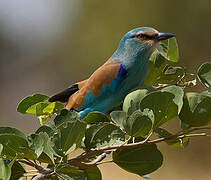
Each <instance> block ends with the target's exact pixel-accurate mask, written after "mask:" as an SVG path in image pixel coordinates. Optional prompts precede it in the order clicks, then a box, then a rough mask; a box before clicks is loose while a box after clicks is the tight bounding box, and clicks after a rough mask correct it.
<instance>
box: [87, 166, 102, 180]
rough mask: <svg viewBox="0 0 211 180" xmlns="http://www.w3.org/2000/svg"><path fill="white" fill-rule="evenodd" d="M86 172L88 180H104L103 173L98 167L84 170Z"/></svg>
mask: <svg viewBox="0 0 211 180" xmlns="http://www.w3.org/2000/svg"><path fill="white" fill-rule="evenodd" d="M84 171H85V173H86V175H87V180H102V175H101V172H100V170H99V168H98V167H97V166H96V167H92V168H87V169H84Z"/></svg>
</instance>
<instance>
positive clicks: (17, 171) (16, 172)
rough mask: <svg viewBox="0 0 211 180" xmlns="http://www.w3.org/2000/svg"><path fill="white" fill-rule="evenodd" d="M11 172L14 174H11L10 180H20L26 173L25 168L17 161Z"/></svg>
mask: <svg viewBox="0 0 211 180" xmlns="http://www.w3.org/2000/svg"><path fill="white" fill-rule="evenodd" d="M11 171H12V173H11V177H10V180H18V179H20V178H21V177H22V176H23V174H24V173H25V172H26V171H25V169H24V168H23V166H22V165H21V164H20V163H19V162H17V161H15V163H14V164H13V166H12V168H11Z"/></svg>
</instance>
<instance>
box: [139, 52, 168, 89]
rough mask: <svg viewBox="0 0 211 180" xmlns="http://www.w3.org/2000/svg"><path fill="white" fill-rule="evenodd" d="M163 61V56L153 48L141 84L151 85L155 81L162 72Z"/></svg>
mask: <svg viewBox="0 0 211 180" xmlns="http://www.w3.org/2000/svg"><path fill="white" fill-rule="evenodd" d="M165 62H166V60H165V58H164V57H163V56H162V55H161V54H160V53H159V52H158V50H155V51H154V53H153V54H152V56H151V58H150V61H149V65H148V70H147V76H146V78H145V80H144V82H143V84H142V86H153V85H155V84H156V83H157V81H158V79H159V78H160V76H161V74H162V71H163V68H164V67H165Z"/></svg>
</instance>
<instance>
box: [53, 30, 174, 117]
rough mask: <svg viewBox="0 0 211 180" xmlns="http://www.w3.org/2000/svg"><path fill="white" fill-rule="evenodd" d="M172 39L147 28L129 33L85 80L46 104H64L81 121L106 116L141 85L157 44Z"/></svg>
mask: <svg viewBox="0 0 211 180" xmlns="http://www.w3.org/2000/svg"><path fill="white" fill-rule="evenodd" d="M174 36H175V35H174V34H172V33H161V32H158V31H157V30H155V29H153V28H150V27H140V28H136V29H133V30H131V31H129V32H128V33H126V34H125V35H124V36H123V38H122V39H121V41H120V44H119V47H118V48H117V50H116V51H115V52H114V54H113V55H112V56H111V57H110V58H109V59H108V60H107V61H106V62H105V63H104V64H103V65H102V66H101V67H99V68H98V69H97V70H96V71H95V72H94V73H93V74H92V75H91V76H90V77H89V78H88V79H86V80H83V81H81V82H78V83H75V84H73V85H71V86H70V87H69V88H67V89H65V90H64V91H62V92H60V93H58V94H56V95H54V96H52V97H51V98H50V99H49V102H54V101H60V102H66V109H68V110H72V109H74V110H76V111H77V112H78V113H79V115H80V118H83V117H85V116H86V115H87V114H88V113H89V112H93V111H99V112H102V113H107V112H108V111H110V110H112V109H113V108H114V107H116V106H118V105H119V104H120V103H121V102H122V101H123V100H124V98H125V96H126V95H127V94H128V93H129V92H130V91H131V90H133V89H135V88H137V87H139V86H140V85H141V84H142V83H143V81H144V79H145V77H146V73H147V69H148V62H149V58H150V56H151V54H152V53H153V51H154V50H155V49H156V47H157V46H158V45H159V42H160V41H162V40H166V39H169V38H171V37H174Z"/></svg>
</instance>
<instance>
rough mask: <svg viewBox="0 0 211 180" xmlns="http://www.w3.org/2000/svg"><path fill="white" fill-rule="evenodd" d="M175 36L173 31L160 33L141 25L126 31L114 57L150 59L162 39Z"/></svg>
mask: <svg viewBox="0 0 211 180" xmlns="http://www.w3.org/2000/svg"><path fill="white" fill-rule="evenodd" d="M173 36H175V35H174V34H172V33H160V32H158V31H157V30H155V29H153V28H150V27H140V28H136V29H133V30H131V31H129V32H128V33H126V34H125V35H124V36H123V38H122V39H121V41H120V44H119V47H118V49H117V50H116V52H115V53H114V54H113V56H112V58H113V59H116V60H119V61H128V63H129V61H134V60H136V59H137V60H139V59H140V58H141V59H147V60H148V59H149V57H150V56H151V54H152V52H153V51H154V50H155V48H156V47H157V46H158V45H159V42H160V41H161V40H166V39H169V38H171V37H173Z"/></svg>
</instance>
